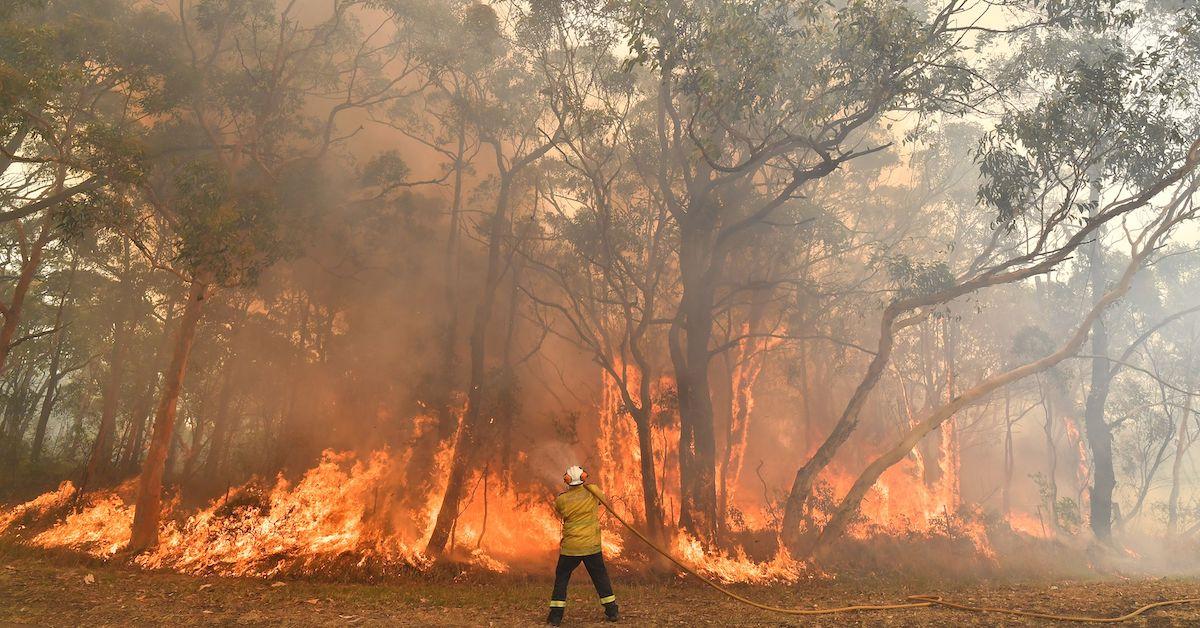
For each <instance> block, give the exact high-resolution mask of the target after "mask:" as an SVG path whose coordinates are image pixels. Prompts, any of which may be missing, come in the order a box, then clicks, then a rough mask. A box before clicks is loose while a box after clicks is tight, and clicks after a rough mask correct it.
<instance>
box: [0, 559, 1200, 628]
mask: <svg viewBox="0 0 1200 628" xmlns="http://www.w3.org/2000/svg"><path fill="white" fill-rule="evenodd" d="M579 576H580V577H578V578H576V579H575V580H574V581H573V583H572V587H571V594H570V607H569V608H568V609H567V622H566V623H565V625H601V624H600V623H599V621H598V620H599V619H600V618H601V614H600V611H599V607H598V606H596V605H595V601H594V597H593V595H594V594H593V593H592V592H591V590H590V584H589V583H588V582H587V578H586V577H585V576H583V574H579ZM548 589H549V582H548V581H543V580H542V579H532V578H512V579H506V578H501V577H487V578H477V577H476V578H471V579H469V580H467V579H462V580H460V581H459V582H455V581H454V579H453V578H446V579H445V580H443V581H438V582H434V581H428V580H418V581H403V582H391V583H386V584H345V583H324V582H309V581H288V582H283V583H279V582H272V581H264V580H253V579H231V578H199V577H191V576H183V575H178V574H170V573H147V572H143V571H138V570H136V569H132V568H128V567H123V566H115V565H99V564H95V563H92V562H90V561H86V560H80V559H78V558H72V557H63V556H54V557H51V556H42V555H37V554H31V553H30V552H28V551H26V550H12V549H11V548H9V549H5V548H0V624H3V625H13V624H19V625H45V626H80V625H86V626H105V625H108V626H115V625H125V626H128V625H163V624H175V625H248V626H383V625H418V626H535V625H539V624H540V623H541V620H542V618H543V617H544V613H545V608H546V607H545V604H546V598H547V593H548ZM739 590H740V591H741V592H743V593H745V594H747V595H751V596H753V597H755V598H756V599H761V600H763V601H769V602H773V603H776V604H780V605H790V606H807V607H810V608H811V607H814V606H835V605H839V604H844V603H853V602H859V603H870V602H874V603H888V602H893V601H899V600H901V599H903V597H904V595H905V594H906V593H917V592H924V593H939V594H942V595H945V596H947V597H950V598H954V599H956V600H959V601H963V602H965V603H968V604H979V605H991V606H1006V605H1011V606H1019V607H1023V608H1029V609H1037V610H1044V611H1053V612H1074V613H1081V614H1094V615H1117V614H1120V613H1123V612H1127V611H1129V610H1132V609H1133V608H1136V607H1137V606H1139V605H1141V604H1144V603H1148V602H1152V601H1157V600H1162V599H1167V598H1176V597H1198V596H1200V581H1198V580H1178V579H1171V580H1168V579H1164V580H1126V581H1121V580H1095V581H1086V582H1078V581H1074V582H1065V581H1064V582H1057V583H1051V582H1041V583H1020V584H1008V583H997V582H976V583H961V582H959V583H949V582H941V583H936V582H921V583H911V582H910V583H909V586H908V587H905V586H901V585H900V583H894V582H889V581H887V580H854V581H849V580H842V581H837V580H835V581H824V582H811V583H803V584H798V585H794V586H788V587H773V588H769V589H767V588H755V587H739ZM617 595H618V598H619V601H620V602H621V604H622V609H621V610H622V613H623V615H624V620H623V622H622V624H623V625H626V626H697V625H709V626H781V625H809V626H964V625H976V626H997V625H1000V626H1027V625H1042V624H1041V623H1039V622H1035V621H1029V620H1016V619H1009V618H1004V617H1000V616H995V615H978V614H971V613H963V612H957V611H951V610H944V609H935V610H929V609H916V610H905V611H880V612H871V613H859V614H850V615H839V616H836V617H830V618H819V619H809V620H807V621H805V620H802V619H799V618H790V617H781V616H774V615H768V614H765V613H761V612H758V611H755V610H754V609H750V608H746V607H743V606H740V605H738V604H737V603H735V602H733V601H731V600H728V599H724V598H722V597H720V596H718V595H717V594H716V593H714V592H713V591H711V590H709V589H706V588H704V587H702V586H701V585H697V584H695V583H692V582H685V581H673V582H646V581H641V582H630V581H629V580H628V579H625V580H624V581H622V580H618V582H617ZM1064 625H1076V624H1064ZM1126 625H1133V626H1138V625H1142V626H1195V625H1200V605H1192V606H1183V607H1173V608H1168V609H1161V610H1155V611H1151V612H1150V613H1148V614H1147V615H1145V616H1144V617H1143V618H1141V619H1138V620H1135V621H1132V622H1130V623H1129V624H1126Z"/></svg>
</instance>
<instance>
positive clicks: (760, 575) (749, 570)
mask: <svg viewBox="0 0 1200 628" xmlns="http://www.w3.org/2000/svg"><path fill="white" fill-rule="evenodd" d="M674 549H675V555H676V556H677V557H679V558H680V559H682V561H683V562H685V563H688V564H689V565H691V566H692V568H693V569H695V570H696V571H698V572H700V573H702V574H704V575H705V576H708V577H710V578H715V579H717V580H720V581H721V582H725V583H733V582H745V583H750V584H769V583H774V582H796V581H797V580H799V579H800V578H802V577H803V576H805V575H809V574H810V571H809V570H808V567H807V566H806V565H805V563H803V562H801V561H797V560H795V559H793V558H792V557H791V556H790V555H788V552H787V550H786V549H782V548H781V549H780V550H779V551H778V552H777V553H776V554H775V558H773V559H771V560H770V561H769V562H761V563H759V562H754V561H753V560H750V559H749V558H747V557H746V553H745V551H743V550H742V549H740V548H739V549H738V550H737V551H736V553H735V555H734V556H732V557H731V556H729V555H728V554H725V553H724V552H714V551H708V552H706V551H705V550H704V546H703V545H702V544H701V543H700V541H698V540H696V539H695V538H692V537H690V536H688V535H686V534H681V535H679V536H677V537H676V538H675V545H674Z"/></svg>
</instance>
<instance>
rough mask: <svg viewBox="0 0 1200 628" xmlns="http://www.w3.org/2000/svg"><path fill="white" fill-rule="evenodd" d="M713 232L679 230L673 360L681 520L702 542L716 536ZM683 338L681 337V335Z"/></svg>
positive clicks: (715, 261) (716, 261) (702, 228)
mask: <svg viewBox="0 0 1200 628" xmlns="http://www.w3.org/2000/svg"><path fill="white" fill-rule="evenodd" d="M712 237H713V235H712V229H710V228H707V227H706V226H704V225H700V226H691V227H688V228H686V229H683V233H682V234H681V240H680V251H679V273H680V279H681V282H682V284H683V294H682V296H681V298H680V303H679V316H678V317H677V324H676V325H675V327H674V328H673V329H672V342H671V345H672V346H671V359H672V362H673V363H674V367H675V384H676V386H677V388H678V396H679V423H680V430H679V481H680V504H679V522H680V524H681V525H682V526H683V528H684V529H685V530H687V531H688V532H689V533H690V534H692V535H693V536H695V537H696V538H698V539H700V540H701V541H703V542H705V543H713V542H715V541H716V535H717V465H716V462H717V457H716V449H717V445H716V434H715V427H714V421H713V418H714V417H713V405H712V391H711V383H710V382H709V358H710V350H711V349H710V347H709V345H710V340H711V338H712V329H713V313H712V312H713V300H714V297H715V295H714V291H715V289H716V279H717V277H716V276H715V275H716V269H718V268H720V266H721V260H720V259H714V257H713V256H712V245H711V242H710V241H711V239H712ZM681 334H682V338H681V337H680V336H681Z"/></svg>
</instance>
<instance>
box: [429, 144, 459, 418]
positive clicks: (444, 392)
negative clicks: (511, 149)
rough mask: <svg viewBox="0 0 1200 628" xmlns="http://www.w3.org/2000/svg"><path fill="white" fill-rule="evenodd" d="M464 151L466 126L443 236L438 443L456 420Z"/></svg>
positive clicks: (456, 161) (455, 165)
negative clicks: (442, 302)
mask: <svg viewBox="0 0 1200 628" xmlns="http://www.w3.org/2000/svg"><path fill="white" fill-rule="evenodd" d="M466 150H467V129H466V124H465V123H463V122H461V121H460V123H459V126H458V150H457V151H455V154H454V155H455V162H454V195H453V197H452V198H451V200H450V226H449V231H448V232H447V233H446V249H445V253H444V255H443V259H442V275H443V277H444V281H445V287H444V291H443V295H442V297H443V299H445V308H446V318H445V321H444V324H443V326H442V338H441V340H442V355H441V358H442V364H441V374H440V377H439V378H440V381H439V382H438V385H439V386H440V387H441V390H439V395H440V398H439V399H437V408H436V409H435V410H436V411H437V413H438V425H437V436H438V439H439V441H445V440H446V439H447V438H450V437H451V436H453V435H454V430H455V429H456V428H457V427H458V417H457V415H456V414H455V412H454V410H455V408H454V401H453V399H454V388H455V386H454V384H455V380H456V377H455V373H456V371H457V369H458V310H459V307H458V274H459V273H458V267H459V264H458V258H459V252H458V248H459V247H458V245H459V236H460V234H459V231H460V229H461V227H460V226H459V222H460V221H461V216H462V198H463V168H464V167H465V166H466V164H464V163H463V159H464V157H465V153H466Z"/></svg>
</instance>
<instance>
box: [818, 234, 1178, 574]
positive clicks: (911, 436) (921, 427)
mask: <svg viewBox="0 0 1200 628" xmlns="http://www.w3.org/2000/svg"><path fill="white" fill-rule="evenodd" d="M1164 225H1167V226H1169V223H1164ZM1166 228H1167V227H1166V226H1160V227H1159V228H1157V229H1156V230H1155V231H1154V232H1153V233H1152V235H1151V236H1150V237H1149V238H1148V241H1147V242H1145V243H1144V246H1142V247H1141V248H1140V249H1139V250H1138V251H1137V252H1136V253H1135V254H1134V255H1133V256H1131V258H1130V262H1129V265H1128V266H1126V268H1125V272H1124V274H1123V276H1122V277H1121V280H1120V282H1118V283H1117V285H1116V286H1114V287H1113V288H1112V289H1111V290H1109V291H1108V292H1106V293H1105V294H1104V296H1103V297H1101V298H1099V299H1096V301H1095V304H1094V305H1093V306H1092V309H1091V310H1090V311H1089V312H1088V313H1087V315H1086V316H1085V317H1084V319H1083V321H1082V322H1081V323H1080V325H1079V327H1077V328H1076V329H1075V332H1074V333H1073V334H1072V335H1071V337H1070V338H1068V339H1067V341H1066V342H1065V343H1063V344H1062V345H1061V346H1060V347H1058V348H1057V349H1056V350H1055V351H1054V352H1053V353H1051V354H1050V355H1048V356H1046V357H1043V358H1041V359H1039V360H1035V361H1033V362H1027V363H1025V364H1022V365H1020V366H1018V367H1015V368H1012V369H1010V370H1008V371H1004V372H1003V373H1000V374H998V375H994V376H992V377H989V378H988V379H986V380H984V381H982V382H980V383H979V384H977V385H975V386H974V387H972V388H970V389H968V390H966V391H963V392H962V393H961V394H960V395H958V396H957V397H955V398H954V399H953V400H952V401H951V402H950V403H947V404H945V405H943V406H941V407H939V408H937V409H935V410H934V411H933V412H932V413H930V414H929V415H928V416H927V417H926V418H924V419H922V420H921V422H920V423H918V424H917V425H916V426H914V427H913V428H912V429H911V430H909V432H908V434H907V435H905V437H904V439H903V440H901V441H900V443H899V444H898V445H896V446H895V447H893V448H892V449H890V450H888V451H887V452H886V453H884V454H883V455H881V456H879V457H878V458H876V459H875V460H874V461H872V462H871V464H869V465H867V468H866V469H865V470H863V472H862V473H861V474H860V475H859V477H858V479H857V480H855V482H854V484H853V485H852V486H851V487H850V490H849V491H848V492H847V493H846V496H845V497H844V498H842V501H841V503H840V504H839V505H838V507H837V509H836V510H835V511H834V513H833V516H832V517H831V518H830V520H829V522H828V523H826V524H825V527H824V528H823V529H822V530H821V534H820V536H819V537H818V538H817V541H816V543H815V544H814V545H813V546H811V547H809V548H807V550H808V551H807V552H805V555H812V554H813V553H814V552H816V550H817V549H818V548H821V547H824V546H826V545H827V544H828V543H829V542H830V541H832V540H834V539H837V538H839V537H840V536H841V535H842V533H843V532H844V531H845V530H846V527H847V526H848V525H849V524H850V521H851V520H852V519H853V517H854V514H855V513H856V512H858V509H859V507H860V506H861V505H862V500H863V498H864V497H866V495H867V492H868V491H870V490H871V487H873V486H875V483H876V482H878V481H879V478H880V476H882V475H883V473H884V471H887V470H888V469H889V468H891V467H892V465H894V464H896V463H898V462H900V461H901V460H903V459H904V458H905V457H907V456H908V454H909V452H911V451H912V449H913V447H915V446H916V445H917V443H918V442H919V441H920V440H921V439H922V438H924V437H925V436H926V435H927V434H929V433H930V432H931V431H933V430H934V429H936V428H937V427H938V426H940V425H941V424H942V423H944V422H945V421H946V420H948V419H949V418H951V417H953V416H954V414H955V413H956V412H958V411H959V410H961V409H963V408H965V407H967V406H968V405H970V404H972V403H975V402H976V401H979V400H980V399H983V398H984V397H986V396H987V395H989V394H991V393H992V392H994V391H996V390H999V389H1000V388H1003V387H1005V386H1007V385H1009V384H1012V383H1014V382H1017V381H1020V380H1022V379H1024V378H1026V377H1029V376H1031V375H1036V374H1038V373H1042V372H1044V371H1046V370H1047V369H1050V368H1053V367H1054V366H1056V365H1058V364H1059V363H1060V362H1062V361H1063V360H1065V359H1067V358H1068V357H1070V356H1072V355H1074V354H1075V353H1076V352H1077V351H1078V350H1079V348H1080V347H1082V346H1083V344H1084V342H1085V341H1086V340H1087V337H1088V331H1089V330H1090V329H1091V328H1092V325H1093V324H1094V323H1095V322H1096V320H1097V319H1099V317H1100V315H1101V314H1103V313H1104V310H1105V309H1107V308H1108V306H1110V305H1112V304H1113V302H1115V301H1116V300H1117V299H1119V298H1121V297H1122V296H1124V295H1125V293H1127V292H1128V291H1129V287H1130V285H1131V284H1132V282H1133V277H1134V276H1135V275H1136V274H1137V271H1138V269H1140V268H1141V266H1142V263H1143V262H1145V260H1146V257H1147V256H1148V255H1149V254H1150V253H1151V251H1153V250H1154V247H1155V245H1156V244H1157V242H1158V239H1159V238H1160V237H1161V236H1162V234H1163V233H1164V232H1165V231H1166Z"/></svg>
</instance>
